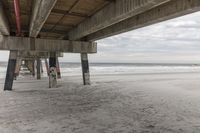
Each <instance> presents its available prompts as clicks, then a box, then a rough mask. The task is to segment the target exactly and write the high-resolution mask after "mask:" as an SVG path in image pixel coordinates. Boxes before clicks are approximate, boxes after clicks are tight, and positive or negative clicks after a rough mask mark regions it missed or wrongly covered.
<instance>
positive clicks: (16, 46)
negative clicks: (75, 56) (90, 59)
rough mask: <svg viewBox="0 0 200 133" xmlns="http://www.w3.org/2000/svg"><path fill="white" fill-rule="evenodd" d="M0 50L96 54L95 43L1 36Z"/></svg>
mask: <svg viewBox="0 0 200 133" xmlns="http://www.w3.org/2000/svg"><path fill="white" fill-rule="evenodd" d="M0 50H19V51H38V52H39V51H40V52H45V51H46V52H69V53H96V52H97V44H96V43H95V42H85V41H68V40H51V39H38V38H28V37H11V36H0Z"/></svg>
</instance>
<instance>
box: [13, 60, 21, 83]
mask: <svg viewBox="0 0 200 133" xmlns="http://www.w3.org/2000/svg"><path fill="white" fill-rule="evenodd" d="M21 64H22V59H21V58H19V57H18V58H17V60H16V66H15V73H14V79H15V80H16V79H17V76H19V72H20V68H21Z"/></svg>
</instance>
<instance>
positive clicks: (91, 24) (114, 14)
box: [68, 0, 169, 40]
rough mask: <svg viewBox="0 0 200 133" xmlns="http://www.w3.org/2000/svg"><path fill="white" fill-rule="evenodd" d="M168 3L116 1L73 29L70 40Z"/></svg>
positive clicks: (131, 0)
mask: <svg viewBox="0 0 200 133" xmlns="http://www.w3.org/2000/svg"><path fill="white" fill-rule="evenodd" d="M167 1H169V0H116V1H115V2H112V3H110V4H109V5H107V6H106V7H104V8H103V9H102V10H100V11H99V12H97V13H96V14H95V15H93V16H92V17H90V18H88V19H87V20H85V21H84V22H82V23H81V24H79V25H78V26H77V28H75V29H72V30H71V31H70V32H69V34H68V37H69V40H78V39H81V38H83V37H84V36H86V35H89V34H92V33H94V32H97V31H99V30H101V29H104V28H106V27H108V26H111V25H113V24H115V23H119V22H120V21H123V20H125V19H128V18H130V17H133V16H135V15H137V14H139V13H142V12H144V11H147V10H149V9H151V8H154V7H156V6H158V5H160V4H163V3H165V2H167Z"/></svg>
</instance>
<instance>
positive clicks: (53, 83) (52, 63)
mask: <svg viewBox="0 0 200 133" xmlns="http://www.w3.org/2000/svg"><path fill="white" fill-rule="evenodd" d="M55 87H57V71H56V53H55V52H52V53H51V54H50V57H49V88H55Z"/></svg>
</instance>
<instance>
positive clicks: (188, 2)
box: [86, 0, 200, 41]
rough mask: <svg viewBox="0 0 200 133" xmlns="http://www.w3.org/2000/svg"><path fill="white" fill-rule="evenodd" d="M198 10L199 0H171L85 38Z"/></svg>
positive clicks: (125, 29) (132, 27) (142, 25)
mask: <svg viewBox="0 0 200 133" xmlns="http://www.w3.org/2000/svg"><path fill="white" fill-rule="evenodd" d="M199 10H200V0H171V1H170V2H167V3H165V4H162V5H160V6H158V7H156V8H153V9H151V10H148V11H146V12H144V13H141V14H139V15H136V16H134V17H131V18H129V19H126V20H124V21H121V22H119V23H117V24H114V25H112V26H110V27H108V28H105V29H103V30H100V31H98V32H96V33H94V34H91V35H89V36H87V38H86V40H90V41H94V40H98V39H102V38H105V37H109V36H113V35H116V34H120V33H123V32H127V31H130V30H134V29H137V28H141V27H145V26H148V25H151V24H155V23H158V22H161V21H165V20H169V19H173V18H175V17H179V16H183V15H186V14H189V13H193V12H196V11H199Z"/></svg>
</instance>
